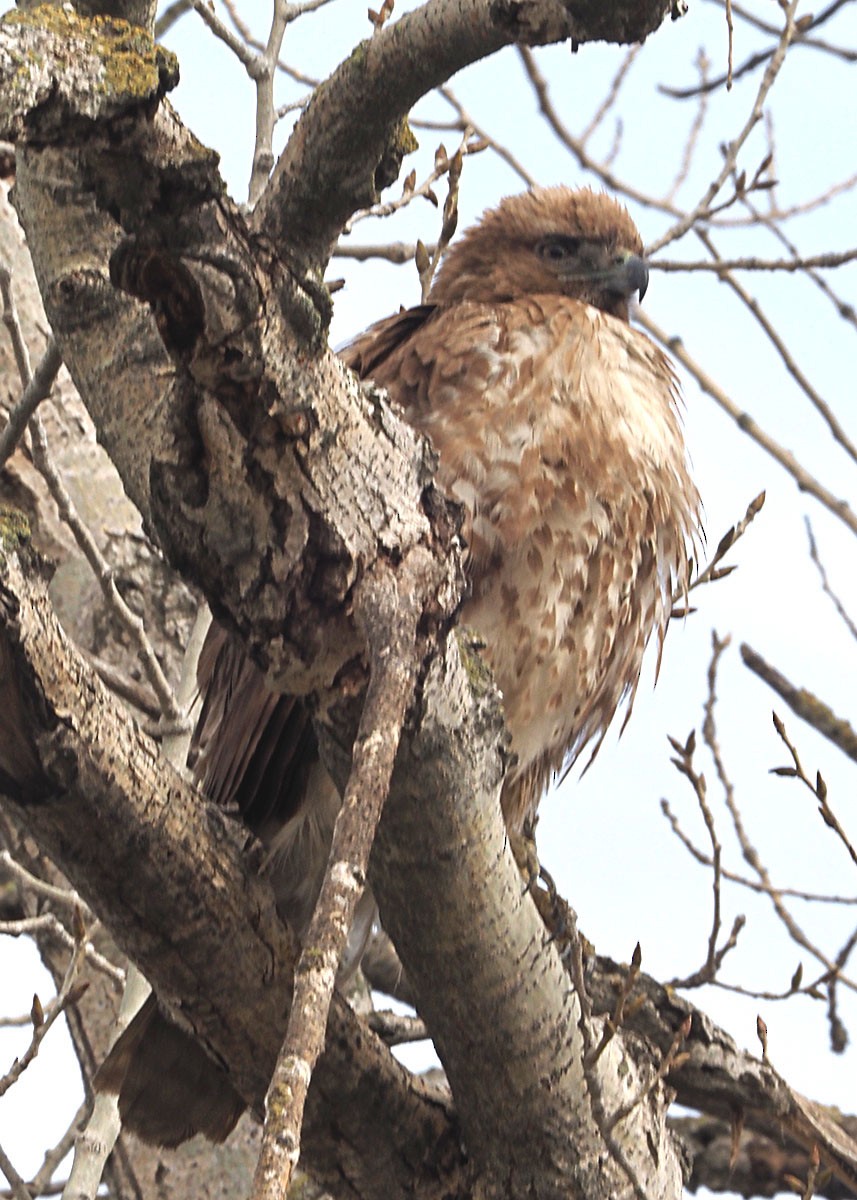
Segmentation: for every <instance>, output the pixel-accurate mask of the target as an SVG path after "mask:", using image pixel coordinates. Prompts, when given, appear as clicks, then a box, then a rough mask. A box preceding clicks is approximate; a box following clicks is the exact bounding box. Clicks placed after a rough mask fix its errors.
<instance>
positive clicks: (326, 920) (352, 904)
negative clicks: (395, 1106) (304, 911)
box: [252, 552, 428, 1200]
mask: <svg viewBox="0 0 857 1200" xmlns="http://www.w3.org/2000/svg"><path fill="white" fill-rule="evenodd" d="M427 571H428V568H427V564H426V562H425V561H424V558H423V555H422V554H421V553H417V552H415V553H414V554H413V555H412V556H411V557H410V558H409V559H406V560H405V562H404V563H403V564H402V565H401V566H400V568H399V570H398V572H397V573H396V574H395V575H394V573H393V572H392V571H391V570H390V569H389V568H388V567H386V566H384V565H381V564H380V563H379V564H378V565H377V566H376V567H375V568H374V570H371V571H370V572H368V573H367V575H366V576H365V577H364V580H363V582H362V583H361V584H360V586H359V588H358V589H357V594H356V602H355V615H356V618H357V620H358V622H359V624H360V627H361V629H362V631H363V635H364V637H365V639H366V642H367V648H368V651H369V661H370V681H369V688H368V691H367V694H366V700H365V704H364V707H363V713H362V715H361V718H360V726H359V729H358V733H357V738H356V740H355V742H354V747H353V751H352V765H351V771H350V774H349V778H348V783H347V785H346V788H345V793H344V796H343V801H342V808H341V810H340V812H339V816H338V817H337V820H336V825H335V828H334V833H333V844H332V846H331V851H330V858H329V860H328V867H327V871H326V872H325V877H324V883H323V884H322V889H321V894H320V896H319V898H318V902H317V904H316V909H315V912H314V913H313V917H312V920H311V922H310V927H309V930H308V932H307V935H306V940H305V944H304V948H303V951H302V953H301V956H300V959H299V960H298V965H297V967H296V970H295V989H294V996H293V1000H292V1009H291V1014H290V1017H289V1025H288V1029H287V1031H286V1038H285V1041H284V1043H283V1046H282V1048H281V1050H280V1054H279V1056H278V1058H277V1065H276V1067H275V1069H274V1074H273V1077H272V1079H271V1084H270V1087H269V1089H268V1094H267V1097H266V1105H265V1128H264V1132H263V1135H262V1146H261V1150H260V1153H259V1160H258V1162H257V1164H256V1172H255V1177H254V1182H253V1191H252V1196H253V1200H274V1198H275V1197H279V1196H282V1195H284V1194H285V1192H286V1190H287V1188H288V1184H289V1180H290V1179H291V1176H292V1172H293V1170H294V1167H295V1164H296V1163H297V1160H298V1156H299V1152H300V1133H301V1125H302V1122H303V1111H304V1103H305V1100H306V1095H307V1089H308V1088H309V1083H310V1079H311V1078H312V1072H313V1069H314V1067H315V1063H316V1060H317V1058H318V1055H319V1053H320V1052H321V1049H322V1047H323V1045H324V1033H325V1028H326V1026H327V1014H328V1008H329V1005H330V1000H331V996H332V994H333V986H334V980H335V977H336V969H337V965H338V962H339V959H340V956H341V953H342V950H343V948H344V946H345V941H346V938H347V935H348V929H349V927H350V925H351V921H352V918H353V916H354V911H355V908H356V906H357V901H358V899H359V898H360V894H361V892H362V890H363V886H364V883H365V879H366V868H367V865H368V861H369V851H370V850H371V847H372V841H373V839H374V835H375V829H376V828H377V824H378V819H379V817H380V815H381V809H382V807H383V804H384V800H385V799H386V795H387V791H388V789H389V782H390V776H391V774H392V770H393V763H394V760H395V757H396V751H397V749H398V744H399V738H400V735H401V730H402V722H403V720H404V716H405V711H406V709H407V706H408V704H409V703H410V700H411V696H412V693H413V687H414V681H415V678H416V669H417V658H418V651H417V643H416V630H417V622H418V620H419V617H420V615H421V613H422V610H423V597H424V595H425V589H426V583H427Z"/></svg>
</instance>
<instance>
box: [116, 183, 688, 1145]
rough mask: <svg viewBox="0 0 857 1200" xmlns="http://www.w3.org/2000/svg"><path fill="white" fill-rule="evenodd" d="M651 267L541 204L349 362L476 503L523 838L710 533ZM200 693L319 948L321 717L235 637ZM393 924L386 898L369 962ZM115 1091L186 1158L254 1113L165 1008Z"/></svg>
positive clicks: (356, 939) (621, 685) (363, 922)
mask: <svg viewBox="0 0 857 1200" xmlns="http://www.w3.org/2000/svg"><path fill="white" fill-rule="evenodd" d="M641 254H642V242H641V239H640V235H639V233H638V232H637V229H636V228H635V226H634V224H633V222H632V221H631V218H630V217H629V215H628V213H627V212H626V211H625V209H624V208H622V207H621V206H620V205H619V204H617V203H616V202H615V201H613V200H612V199H610V198H609V197H607V196H604V195H598V194H596V193H593V192H591V191H588V190H581V191H572V190H570V189H568V188H564V187H558V188H546V189H534V190H532V191H530V192H527V193H525V194H524V195H520V196H514V197H511V198H509V199H507V200H504V201H503V202H502V203H501V204H500V205H499V206H498V207H497V208H496V209H494V210H493V211H490V212H488V213H486V214H485V216H484V217H483V218H482V220H481V221H480V222H479V223H478V224H477V225H475V226H474V227H473V228H472V229H470V230H469V231H468V232H467V233H465V234H464V235H463V237H462V238H461V239H460V240H459V241H458V242H456V243H455V244H454V245H453V246H452V247H451V248H450V250H449V251H448V252H447V254H446V256H445V259H444V262H443V264H442V266H441V269H440V271H439V273H438V276H437V279H436V281H435V283H434V286H433V288H432V291H431V295H430V297H429V303H427V304H424V305H421V306H419V307H417V308H413V309H409V310H407V311H403V312H401V313H399V314H398V315H397V316H394V317H390V318H388V319H387V320H385V321H381V322H379V323H378V324H377V325H374V326H373V327H372V328H371V329H369V330H368V331H367V332H366V333H364V334H363V335H362V336H361V337H360V338H358V339H357V341H355V342H354V343H353V345H352V346H351V347H350V348H349V349H348V350H346V351H345V353H344V358H345V360H346V362H347V363H348V364H349V365H350V366H351V367H352V368H353V369H354V370H355V371H356V372H357V374H358V375H360V376H361V377H364V378H372V379H373V380H374V381H375V382H376V383H378V384H380V385H382V386H384V387H385V388H386V389H387V390H388V392H389V393H390V396H391V397H392V399H393V400H394V401H395V402H396V403H397V404H398V405H399V406H400V408H401V409H402V410H403V411H404V414H405V416H406V417H407V419H408V420H409V421H410V422H411V423H412V424H413V425H415V426H416V427H417V428H418V429H420V430H421V431H422V432H424V433H425V434H427V435H428V436H429V437H430V438H431V440H432V442H433V444H434V447H435V449H436V451H437V453H438V456H439V467H438V482H439V484H440V486H441V488H443V489H444V490H445V491H446V492H447V493H448V494H449V495H450V496H452V497H453V498H454V499H456V500H458V501H459V502H460V503H461V504H462V505H463V507H464V509H465V513H466V518H465V528H464V536H465V540H466V543H467V551H468V572H469V580H470V594H469V596H468V598H467V600H466V601H465V603H464V605H463V608H462V612H461V621H462V623H463V624H465V625H467V626H469V627H470V628H472V629H473V630H475V631H476V633H477V634H479V635H480V637H481V639H482V640H483V641H484V643H485V647H486V648H485V654H486V657H487V658H488V660H489V662H490V664H491V666H492V668H493V671H494V676H495V679H496V681H497V683H498V685H499V687H500V690H501V692H502V695H503V703H504V708H505V714H506V721H507V724H508V727H509V731H510V733H511V740H512V750H513V751H514V755H515V759H514V762H513V765H512V766H511V767H510V769H509V771H508V774H507V777H506V780H505V783H504V786H503V792H502V805H503V812H504V816H505V819H506V823H507V825H508V826H509V828H510V829H511V830H514V831H517V830H519V829H520V828H521V826H522V825H523V823H524V822H525V820H526V818H527V817H528V816H530V815H531V814H533V813H534V812H535V809H536V806H537V805H538V802H539V799H540V797H541V795H542V793H543V791H544V789H545V787H546V785H547V783H548V781H549V780H550V779H551V777H552V776H553V775H554V774H555V773H556V772H557V771H559V770H560V769H561V768H562V767H563V765H564V764H566V763H568V762H569V761H571V760H573V758H574V757H575V756H576V755H577V754H578V753H579V752H580V750H581V749H582V748H583V746H584V745H585V744H586V743H587V742H592V741H593V740H594V741H595V746H596V748H597V746H598V744H599V743H600V740H601V739H602V738H603V736H604V733H605V731H606V729H607V726H608V724H609V723H610V721H611V719H612V717H613V715H614V713H615V711H616V709H617V707H618V706H619V705H620V703H621V702H622V700H623V699H625V698H627V699H628V702H629V708H630V703H631V702H632V701H633V696H634V691H635V689H636V686H637V682H638V679H639V675H640V667H641V663H642V659H643V652H644V650H645V647H646V644H647V642H648V640H649V638H650V637H651V635H652V634H653V633H654V634H655V635H656V636H657V638H658V641H659V643H662V642H663V638H664V634H665V632H666V627H667V621H668V619H669V613H670V608H671V597H672V593H673V590H674V588H675V586H676V584H681V583H683V582H684V581H685V580H686V575H687V570H688V553H689V547H690V546H691V545H692V542H693V540H694V537H695V535H696V532H697V530H698V522H699V498H698V495H697V492H696V489H695V487H694V485H693V482H692V480H691V478H690V476H689V474H688V470H687V464H686V461H685V449H684V443H683V440H682V433H681V425H680V420H679V414H678V395H677V389H676V381H675V377H674V375H673V372H672V369H671V367H670V364H669V361H668V360H667V358H666V357H665V356H664V355H663V354H662V353H661V351H660V350H659V349H658V348H657V347H656V346H655V345H653V343H652V342H651V341H649V339H648V338H647V337H645V336H644V335H643V334H641V333H638V332H637V331H636V330H634V329H632V328H631V326H630V325H629V323H628V306H629V299H630V297H631V296H633V295H634V294H635V293H639V294H640V296H641V297H642V295H643V293H644V291H645V288H646V283H647V272H646V267H645V264H644V262H643V260H642V258H641ZM200 688H201V692H202V696H203V707H202V712H201V716H200V720H199V724H198V727H197V732H196V737H195V754H196V772H197V776H198V778H199V780H200V781H201V783H202V786H203V788H204V789H205V790H206V792H207V793H208V795H209V796H210V797H211V798H212V799H214V800H216V801H217V802H219V803H224V804H227V803H228V804H237V806H238V808H239V809H240V811H241V813H242V815H243V817H244V819H245V820H246V821H247V822H248V824H249V825H250V826H251V827H252V828H253V829H254V830H255V831H256V832H257V833H258V834H259V836H260V837H261V838H262V840H263V841H264V842H265V844H266V845H267V847H268V851H269V862H270V872H271V877H272V880H273V882H274V886H275V890H276V892H277V897H278V902H279V904H280V907H281V909H282V911H283V914H284V915H285V916H286V917H287V918H288V919H289V920H290V921H291V922H292V923H293V924H294V925H295V926H296V928H297V929H298V931H299V932H300V931H301V930H303V929H304V928H305V927H306V925H307V923H308V921H309V918H310V916H311V913H312V908H313V905H314V903H315V898H316V896H317V894H318V890H319V888H320V885H321V879H322V875H323V872H324V867H325V863H326V858H327V851H328V847H329V844H330V837H331V832H332V827H333V822H334V820H335V816H336V812H337V810H338V805H339V798H338V796H337V793H336V790H335V788H334V786H333V783H332V781H331V780H330V778H329V777H328V775H327V773H326V772H325V770H324V767H323V766H322V764H321V762H320V760H319V757H318V751H317V747H316V742H315V736H314V733H313V729H312V725H311V723H310V721H309V718H308V715H307V713H306V711H305V709H304V708H303V706H302V705H301V703H300V702H299V701H297V700H295V699H294V698H292V697H288V696H279V695H276V694H273V693H272V692H270V691H269V690H268V688H267V686H266V684H265V681H264V679H263V677H262V675H261V674H260V673H259V672H258V671H257V669H256V667H255V666H253V664H252V663H251V662H250V661H249V659H248V658H247V657H246V656H245V655H244V653H243V651H242V650H241V648H240V647H239V646H238V645H237V643H235V642H234V641H233V640H232V639H230V637H229V636H228V635H227V634H226V633H225V632H224V631H223V630H222V629H220V628H218V627H216V626H215V627H213V628H212V631H211V633H210V634H209V637H208V641H207V644H206V647H205V649H204V651H203V655H202V659H201V662H200ZM371 919H372V904H371V898H370V897H367V898H366V900H365V901H364V904H363V911H362V912H359V913H358V919H357V921H356V927H355V930H354V931H353V932H352V944H351V946H350V950H349V956H350V958H351V959H352V961H354V960H356V959H357V958H358V957H359V953H360V951H361V949H362V944H363V942H364V940H365V935H366V932H368V924H369V922H371ZM166 1062H169V1063H170V1064H171V1065H172V1064H174V1074H175V1079H173V1078H165V1069H164V1064H165V1063H166ZM203 1077H206V1078H205V1083H203ZM101 1084H102V1086H105V1087H107V1088H110V1089H111V1090H116V1091H119V1092H120V1104H121V1109H122V1113H123V1119H124V1121H125V1123H126V1125H129V1126H130V1127H131V1128H133V1129H136V1130H137V1131H138V1132H140V1133H141V1135H142V1136H144V1137H146V1138H148V1139H149V1140H153V1141H158V1142H162V1143H164V1144H175V1143H177V1142H178V1141H181V1140H183V1139H184V1138H186V1137H189V1136H190V1135H191V1134H192V1133H194V1132H195V1131H196V1130H197V1129H201V1130H202V1131H203V1132H206V1133H207V1134H208V1135H209V1136H211V1137H215V1138H222V1137H225V1136H226V1134H227V1133H228V1132H229V1130H230V1129H231V1128H232V1125H233V1124H234V1121H235V1120H236V1119H237V1116H238V1114H239V1112H240V1111H241V1108H242V1107H243V1104H242V1102H241V1101H240V1099H239V1098H238V1097H237V1096H236V1094H235V1093H234V1091H232V1089H231V1087H230V1085H229V1082H228V1079H227V1077H226V1076H225V1074H224V1073H223V1072H222V1071H221V1070H220V1068H219V1067H217V1066H216V1065H215V1064H214V1063H213V1062H210V1061H209V1060H208V1059H207V1058H206V1057H205V1056H204V1054H203V1052H202V1051H201V1050H200V1049H199V1048H198V1047H197V1046H196V1044H195V1043H193V1042H191V1041H190V1039H188V1038H187V1037H186V1035H184V1034H182V1033H180V1032H179V1031H178V1030H176V1029H175V1028H174V1027H173V1026H171V1025H169V1023H168V1022H167V1021H166V1019H165V1018H164V1017H163V1016H162V1015H161V1014H160V1013H159V1012H158V1010H157V1007H156V1004H155V1003H154V1001H150V1003H149V1004H148V1005H147V1006H146V1008H144V1009H143V1010H142V1011H141V1014H139V1015H138V1017H137V1018H136V1019H135V1021H134V1022H133V1023H132V1025H131V1026H130V1027H129V1029H128V1030H127V1031H126V1033H125V1034H124V1035H123V1037H122V1038H121V1039H120V1040H119V1042H118V1043H117V1045H116V1047H114V1050H113V1051H112V1052H111V1054H110V1056H109V1057H108V1060H107V1062H106V1063H105V1065H104V1068H102V1078H101ZM203 1094H204V1099H203ZM215 1096H218V1097H221V1098H222V1099H218V1100H216V1099H215Z"/></svg>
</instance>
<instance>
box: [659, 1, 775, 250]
mask: <svg viewBox="0 0 857 1200" xmlns="http://www.w3.org/2000/svg"><path fill="white" fill-rule="evenodd" d="M798 2H799V0H789V3H788V4H787V5H784V6H783V16H784V24H783V29H782V32H781V34H780V40H779V42H778V43H777V47H776V49H775V50H774V53H773V54H772V55H771V61H770V62H769V63H768V66H767V69H766V70H765V73H764V75H763V76H762V80H761V83H760V84H759V88H758V90H757V92H756V97H755V100H754V101H753V107H752V108H751V109H750V113H749V116H748V117H747V120H746V121H745V122H744V125H743V127H742V128H741V130H740V132H739V133H738V135H737V136H736V137H734V138H733V139H732V140H731V141H730V142H729V143H728V145H727V146H726V150H725V154H724V157H723V165H722V167H721V168H720V171H719V172H718V174H717V175H716V177H715V178H714V179H713V180H712V181H711V183H710V184H709V186H708V188H707V189H706V191H705V193H704V194H703V196H702V198H701V199H700V200H699V201H698V203H697V204H696V205H695V206H694V208H693V209H691V211H690V212H688V213H686V214H685V215H684V216H683V217H682V218H681V220H679V221H678V222H677V223H676V224H675V225H674V226H673V227H672V229H668V230H667V232H666V233H664V234H663V235H662V236H661V237H660V238H658V239H657V240H656V241H655V243H654V244H653V245H652V246H651V247H650V248H649V253H650V254H654V253H655V252H656V251H657V250H660V249H662V248H663V247H664V246H667V245H669V243H670V242H674V241H676V240H677V239H678V238H680V237H683V236H684V234H686V233H687V231H688V230H689V229H692V228H694V226H695V225H697V223H698V222H699V221H700V220H702V219H705V218H706V217H707V216H708V214H709V213H710V211H711V206H712V202H713V200H714V198H715V196H717V195H718V194H719V193H720V191H721V189H722V188H723V185H724V184H725V183H726V181H727V179H729V178H730V176H731V175H732V174H733V172H734V170H735V169H736V168H737V163H738V155H739V154H740V152H741V150H742V148H743V146H744V143H745V142H746V141H747V138H748V137H749V136H750V134H751V133H752V131H753V130H754V129H755V127H756V125H757V124H758V123H759V121H760V120H761V118H762V111H763V107H764V103H765V100H766V99H767V96H768V93H769V92H770V90H771V88H772V87H773V85H774V81H775V80H776V78H777V75H778V74H779V73H780V69H781V68H782V65H783V63H784V62H785V59H786V52H787V50H788V48H789V46H790V45H791V43H792V40H793V38H794V36H795V12H796V11H797V6H798Z"/></svg>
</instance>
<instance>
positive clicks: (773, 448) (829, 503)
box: [636, 311, 857, 533]
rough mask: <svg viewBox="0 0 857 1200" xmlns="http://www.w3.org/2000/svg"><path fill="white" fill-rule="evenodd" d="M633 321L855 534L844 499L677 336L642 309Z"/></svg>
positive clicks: (856, 521) (856, 524) (855, 519)
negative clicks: (759, 421)
mask: <svg viewBox="0 0 857 1200" xmlns="http://www.w3.org/2000/svg"><path fill="white" fill-rule="evenodd" d="M636 320H637V321H638V323H639V324H640V325H642V327H643V328H644V329H645V330H646V332H647V333H649V334H651V336H652V337H653V338H655V340H656V341H659V342H661V343H662V345H664V346H665V347H666V348H667V349H668V350H669V351H670V353H671V354H672V355H673V357H674V358H676V359H677V360H678V361H679V362H680V363H681V364H682V366H683V367H685V368H686V369H687V370H688V371H689V372H690V374H691V375H692V376H693V377H694V379H695V380H696V382H697V383H698V384H699V386H700V387H701V388H702V390H703V391H704V392H706V393H707V394H708V395H709V396H710V397H711V398H712V400H714V401H716V403H717V404H719V405H720V407H721V408H722V409H723V410H724V411H725V412H727V413H728V414H729V416H730V417H732V419H733V420H734V421H735V422H736V424H737V425H738V427H739V428H740V429H741V430H742V432H743V433H746V434H747V436H748V437H750V438H752V439H753V441H754V442H756V443H757V445H759V446H761V447H762V449H763V450H765V451H767V453H768V454H770V456H771V457H772V458H773V459H775V460H776V461H777V462H778V463H779V464H780V466H781V467H783V468H784V469H785V470H786V471H788V473H789V475H791V477H792V478H793V479H794V481H795V483H796V484H797V485H798V487H799V488H800V489H801V491H802V492H808V493H809V494H810V495H812V496H815V498H816V500H818V501H819V503H821V504H823V505H824V507H825V508H826V509H828V510H829V511H830V512H832V513H833V514H834V516H836V517H838V518H839V520H840V521H842V522H843V524H845V525H847V526H848V528H849V529H850V530H851V532H852V533H857V514H855V512H854V510H853V509H852V508H851V506H850V505H849V504H848V502H847V500H842V499H840V498H838V497H837V496H834V495H833V493H832V492H831V491H829V489H828V488H826V487H825V486H824V485H823V484H822V483H821V482H820V481H819V480H818V479H816V478H815V476H813V475H811V474H810V473H809V471H807V470H806V469H805V468H804V467H803V466H802V465H801V464H800V463H799V462H798V460H797V459H796V458H795V456H794V455H793V454H792V453H791V452H790V451H789V450H786V449H785V448H784V447H783V446H781V445H780V444H779V442H777V441H775V440H774V438H772V437H771V436H770V434H768V433H766V432H765V430H764V429H762V427H761V426H760V425H758V424H757V423H756V421H755V420H754V419H753V418H752V417H751V416H750V414H749V413H747V412H744V411H743V410H742V409H741V408H739V406H738V405H737V404H736V403H735V401H734V400H733V399H732V398H731V397H730V396H728V395H727V394H726V392H724V391H723V389H722V388H721V387H720V385H719V384H717V383H715V381H714V380H713V379H712V378H711V376H710V375H709V374H708V373H707V372H706V371H705V370H704V369H703V368H702V367H701V366H700V364H699V363H698V362H697V361H696V360H695V359H694V358H692V357H691V355H690V354H689V353H688V352H687V350H686V349H685V347H684V345H683V343H682V341H681V339H679V338H672V337H670V335H669V334H668V333H667V332H666V331H665V330H664V329H662V328H661V327H660V326H659V325H657V324H656V323H655V322H654V321H653V320H652V319H651V317H649V316H648V315H647V314H645V313H643V312H642V311H640V312H638V313H637V315H636Z"/></svg>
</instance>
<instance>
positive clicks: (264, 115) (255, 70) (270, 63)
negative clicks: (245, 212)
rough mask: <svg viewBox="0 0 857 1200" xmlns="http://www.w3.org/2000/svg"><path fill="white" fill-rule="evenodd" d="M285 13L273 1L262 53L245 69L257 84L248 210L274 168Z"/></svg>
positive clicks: (283, 7) (279, 1)
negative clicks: (276, 98)
mask: <svg viewBox="0 0 857 1200" xmlns="http://www.w3.org/2000/svg"><path fill="white" fill-rule="evenodd" d="M287 10H288V5H286V4H285V2H284V0H274V11H273V15H272V17H271V29H270V32H269V34H268V41H267V44H266V46H265V49H264V50H263V52H262V53H261V54H260V55H258V56H257V57H256V58H255V59H254V61H253V63H252V66H251V67H248V72H249V74H250V77H251V78H252V79H253V81H254V83H255V84H256V129H255V137H254V140H253V166H252V169H251V172H250V186H249V189H248V197H247V198H248V201H249V203H250V206H251V208H252V207H253V206H254V205H255V204H256V202H257V201H258V199H259V197H260V196H261V195H262V192H263V191H264V190H265V186H266V184H267V182H268V176H269V175H270V174H271V171H272V169H273V166H274V126H275V125H276V123H277V114H276V112H275V110H274V73H275V70H276V65H277V61H278V59H279V57H280V49H281V47H282V44H283V38H284V36H285V33H286V26H287V24H288V21H289V15H288V11H287Z"/></svg>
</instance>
